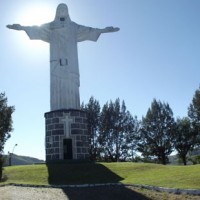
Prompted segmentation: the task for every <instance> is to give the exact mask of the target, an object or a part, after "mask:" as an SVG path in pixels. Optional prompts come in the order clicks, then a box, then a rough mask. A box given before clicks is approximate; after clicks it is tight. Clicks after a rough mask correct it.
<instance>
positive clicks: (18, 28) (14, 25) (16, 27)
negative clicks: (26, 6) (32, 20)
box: [6, 24, 25, 31]
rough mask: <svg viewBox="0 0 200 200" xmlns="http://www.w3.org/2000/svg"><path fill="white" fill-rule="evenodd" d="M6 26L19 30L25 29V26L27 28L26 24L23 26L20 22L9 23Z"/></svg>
mask: <svg viewBox="0 0 200 200" xmlns="http://www.w3.org/2000/svg"><path fill="white" fill-rule="evenodd" d="M6 27H7V28H9V29H14V30H18V31H21V30H24V28H25V27H24V26H21V25H20V24H12V25H7V26H6Z"/></svg>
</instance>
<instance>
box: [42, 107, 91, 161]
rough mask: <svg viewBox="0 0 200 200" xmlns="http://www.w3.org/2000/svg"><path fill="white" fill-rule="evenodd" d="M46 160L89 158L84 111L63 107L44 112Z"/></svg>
mask: <svg viewBox="0 0 200 200" xmlns="http://www.w3.org/2000/svg"><path fill="white" fill-rule="evenodd" d="M45 124H46V137H45V145H46V161H54V160H72V159H74V160H78V159H89V142H88V131H87V119H86V113H85V112H84V111H81V110H73V109H63V110H56V111H51V112H47V113H45Z"/></svg>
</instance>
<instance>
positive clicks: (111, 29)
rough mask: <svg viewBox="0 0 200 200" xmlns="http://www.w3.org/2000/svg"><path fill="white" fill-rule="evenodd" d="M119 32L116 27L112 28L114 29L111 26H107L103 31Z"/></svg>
mask: <svg viewBox="0 0 200 200" xmlns="http://www.w3.org/2000/svg"><path fill="white" fill-rule="evenodd" d="M119 30H120V28H118V27H116V28H114V27H112V26H109V27H106V28H105V29H104V33H109V32H116V31H119Z"/></svg>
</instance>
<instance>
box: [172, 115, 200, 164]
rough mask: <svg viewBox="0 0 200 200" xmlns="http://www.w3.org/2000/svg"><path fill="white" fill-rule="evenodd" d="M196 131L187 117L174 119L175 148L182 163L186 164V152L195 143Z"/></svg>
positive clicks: (191, 148)
mask: <svg viewBox="0 0 200 200" xmlns="http://www.w3.org/2000/svg"><path fill="white" fill-rule="evenodd" d="M197 133H198V132H196V131H195V129H194V128H193V126H192V123H191V120H190V119H189V118H188V117H184V118H182V119H180V118H178V119H177V120H176V134H175V143H174V144H175V145H174V146H175V149H176V150H177V152H178V156H179V158H180V159H182V161H183V163H184V165H186V164H187V153H188V152H189V151H191V150H193V148H194V147H195V145H196V144H197Z"/></svg>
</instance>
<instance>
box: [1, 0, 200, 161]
mask: <svg viewBox="0 0 200 200" xmlns="http://www.w3.org/2000/svg"><path fill="white" fill-rule="evenodd" d="M59 3H66V4H67V5H68V8H69V14H70V17H71V19H72V21H75V22H76V23H78V24H82V25H87V26H91V27H95V28H104V27H106V26H115V27H120V31H119V32H116V33H107V34H102V35H101V36H100V38H99V40H98V41H97V42H90V41H87V42H82V43H79V68H80V82H81V86H80V98H81V102H82V101H84V102H85V103H87V102H88V100H89V98H90V97H91V96H92V95H93V96H94V97H95V98H96V99H97V100H99V101H100V104H101V106H103V104H104V103H106V101H109V100H110V99H111V100H113V101H114V100H115V99H116V98H118V97H119V98H120V99H121V100H125V103H126V106H127V109H128V110H129V111H130V112H131V113H132V115H136V116H138V118H139V119H141V117H142V116H144V115H145V114H146V112H147V109H148V108H149V107H150V105H151V102H152V101H153V98H156V99H157V100H161V101H162V102H168V103H169V105H170V107H171V108H172V110H173V112H174V117H175V118H176V117H178V116H180V117H183V116H186V115H187V108H188V106H189V104H190V103H191V101H192V98H193V95H194V92H195V90H196V89H198V88H199V84H200V12H199V10H200V1H199V0H167V1H166V0H101V1H97V0H84V1H83V0H73V1H72V0H63V1H60V0H54V1H49V0H35V1H27V0H18V1H15V0H6V1H3V2H2V3H1V7H0V13H1V16H2V18H1V23H0V32H1V45H0V52H1V66H0V75H1V79H0V92H5V93H6V96H7V97H8V104H9V105H14V106H15V108H16V111H15V113H14V114H13V128H14V131H13V132H12V137H11V138H10V139H9V140H8V142H7V143H6V146H5V153H7V152H8V151H12V148H13V146H14V145H15V144H16V143H17V144H18V146H17V147H16V148H15V153H16V154H19V155H27V156H34V157H37V158H41V159H44V158H45V146H44V137H45V121H44V113H45V112H48V111H49V110H50V104H49V101H50V98H49V96H50V93H49V90H50V89H49V78H50V76H49V46H48V44H47V43H44V42H42V41H35V40H34V41H33V40H32V41H31V40H29V38H28V36H27V35H26V34H25V32H23V31H14V30H9V29H7V28H6V25H7V24H13V23H19V24H21V25H40V24H42V23H45V22H50V21H52V20H53V19H54V16H55V10H56V7H57V5H58V4H59Z"/></svg>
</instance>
